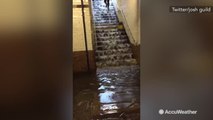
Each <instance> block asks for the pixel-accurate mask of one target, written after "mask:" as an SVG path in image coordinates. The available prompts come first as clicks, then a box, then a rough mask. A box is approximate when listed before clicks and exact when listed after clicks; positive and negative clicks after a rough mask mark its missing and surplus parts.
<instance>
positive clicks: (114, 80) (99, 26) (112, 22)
mask: <svg viewBox="0 0 213 120" xmlns="http://www.w3.org/2000/svg"><path fill="white" fill-rule="evenodd" d="M92 11H93V12H92V13H93V20H94V21H93V25H94V26H95V35H96V39H95V43H96V45H95V57H96V65H97V70H96V72H90V73H79V74H74V119H75V120H139V119H140V69H139V65H137V61H136V59H135V58H134V57H133V55H132V54H133V53H132V49H131V44H130V42H129V39H128V36H127V35H126V32H125V29H120V28H118V25H119V21H118V18H117V15H116V12H115V9H114V6H113V4H112V3H111V4H110V6H109V8H107V7H106V4H105V3H104V0H93V2H92Z"/></svg>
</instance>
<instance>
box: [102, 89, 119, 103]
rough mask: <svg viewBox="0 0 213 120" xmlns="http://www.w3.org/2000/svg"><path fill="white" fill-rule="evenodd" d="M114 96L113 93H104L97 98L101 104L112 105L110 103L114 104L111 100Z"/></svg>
mask: <svg viewBox="0 0 213 120" xmlns="http://www.w3.org/2000/svg"><path fill="white" fill-rule="evenodd" d="M114 94H115V92H113V91H106V92H104V93H100V94H99V97H100V102H101V103H112V102H116V101H115V100H114V99H113V95H114Z"/></svg>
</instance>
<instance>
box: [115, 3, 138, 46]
mask: <svg viewBox="0 0 213 120" xmlns="http://www.w3.org/2000/svg"><path fill="white" fill-rule="evenodd" d="M112 1H113V2H114V4H115V7H117V8H118V13H120V14H121V16H122V18H121V20H122V21H123V23H124V25H125V28H126V32H127V34H128V35H130V36H132V38H131V37H130V36H129V37H130V42H131V43H132V44H135V45H138V44H140V16H139V15H140V10H139V5H140V3H139V0H112Z"/></svg>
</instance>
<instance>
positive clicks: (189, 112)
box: [158, 109, 197, 115]
mask: <svg viewBox="0 0 213 120" xmlns="http://www.w3.org/2000/svg"><path fill="white" fill-rule="evenodd" d="M158 113H159V114H160V115H166V114H167V115H195V114H197V110H167V109H166V110H164V109H160V110H159V111H158Z"/></svg>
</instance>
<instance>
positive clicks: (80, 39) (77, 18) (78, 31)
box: [73, 0, 92, 51]
mask: <svg viewBox="0 0 213 120" xmlns="http://www.w3.org/2000/svg"><path fill="white" fill-rule="evenodd" d="M73 4H74V5H81V3H80V0H74V1H73ZM87 4H88V2H86V1H85V5H87ZM84 11H85V13H84V14H85V22H86V32H87V44H88V49H89V50H92V36H91V19H90V11H89V8H84ZM73 51H85V40H84V28H83V20H82V11H81V8H73Z"/></svg>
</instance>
